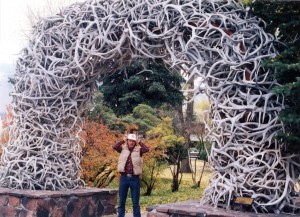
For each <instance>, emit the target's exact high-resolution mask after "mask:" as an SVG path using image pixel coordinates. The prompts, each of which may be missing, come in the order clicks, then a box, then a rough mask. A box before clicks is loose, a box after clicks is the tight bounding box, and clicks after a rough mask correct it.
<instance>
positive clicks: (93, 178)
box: [81, 120, 122, 187]
mask: <svg viewBox="0 0 300 217" xmlns="http://www.w3.org/2000/svg"><path fill="white" fill-rule="evenodd" d="M82 138H83V139H84V140H85V144H82V157H83V159H82V163H81V167H82V170H83V171H82V177H81V178H82V179H83V180H84V181H85V182H86V183H87V184H88V185H89V186H93V187H105V186H107V185H108V184H109V183H110V182H111V181H112V179H113V178H114V177H115V169H116V164H117V159H118V153H117V152H115V151H114V150H113V149H112V147H111V145H112V144H113V143H115V142H117V141H119V140H120V139H121V138H122V135H121V134H120V133H119V132H117V131H111V130H109V129H108V127H107V126H105V125H104V124H103V123H99V122H96V121H91V120H88V121H86V123H85V126H84V133H83V134H82Z"/></svg>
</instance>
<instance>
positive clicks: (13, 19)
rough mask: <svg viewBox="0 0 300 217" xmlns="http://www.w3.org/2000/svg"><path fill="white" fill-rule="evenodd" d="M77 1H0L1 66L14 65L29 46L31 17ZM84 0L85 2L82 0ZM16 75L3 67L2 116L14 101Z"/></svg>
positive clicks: (0, 84)
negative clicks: (9, 80)
mask: <svg viewBox="0 0 300 217" xmlns="http://www.w3.org/2000/svg"><path fill="white" fill-rule="evenodd" d="M76 1H78V0H0V64H10V65H13V67H12V69H14V64H15V62H16V60H17V58H18V54H19V53H20V51H21V49H22V48H24V47H25V45H26V43H27V37H26V34H27V35H28V34H30V30H31V25H30V21H29V17H30V14H31V15H35V16H37V15H40V16H46V15H49V14H55V13H56V12H58V11H59V8H62V7H64V6H65V5H69V4H71V3H72V2H76ZM80 1H82V0H80ZM9 76H10V77H12V76H13V70H10V71H9V72H8V71H3V70H1V68H0V113H1V112H4V111H5V105H7V104H9V103H10V101H11V98H10V97H9V92H11V91H12V86H11V85H10V84H8V83H7V80H8V77H9Z"/></svg>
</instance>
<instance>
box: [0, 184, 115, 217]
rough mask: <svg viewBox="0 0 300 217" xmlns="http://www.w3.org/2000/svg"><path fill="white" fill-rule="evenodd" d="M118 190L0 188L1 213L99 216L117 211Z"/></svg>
mask: <svg viewBox="0 0 300 217" xmlns="http://www.w3.org/2000/svg"><path fill="white" fill-rule="evenodd" d="M116 203H117V190H112V189H99V188H83V189H77V190H66V191H42V190H34V191H33V190H15V189H7V188H0V217H2V216H3V217H12V216H18V217H48V216H49V217H50V216H51V217H97V216H103V215H111V214H114V213H116V208H115V206H116Z"/></svg>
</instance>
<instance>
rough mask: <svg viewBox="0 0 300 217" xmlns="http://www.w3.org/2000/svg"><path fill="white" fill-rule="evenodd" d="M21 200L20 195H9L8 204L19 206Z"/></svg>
mask: <svg viewBox="0 0 300 217" xmlns="http://www.w3.org/2000/svg"><path fill="white" fill-rule="evenodd" d="M20 204H21V201H20V198H19V197H15V196H9V197H8V205H9V206H13V207H18V206H20Z"/></svg>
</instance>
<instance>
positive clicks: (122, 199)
mask: <svg viewBox="0 0 300 217" xmlns="http://www.w3.org/2000/svg"><path fill="white" fill-rule="evenodd" d="M129 188H130V193H131V200H132V205H133V216H134V217H140V216H141V209H140V179H139V177H138V176H132V177H127V176H121V177H120V186H119V207H118V217H124V216H125V204H126V198H127V194H128V189H129Z"/></svg>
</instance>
